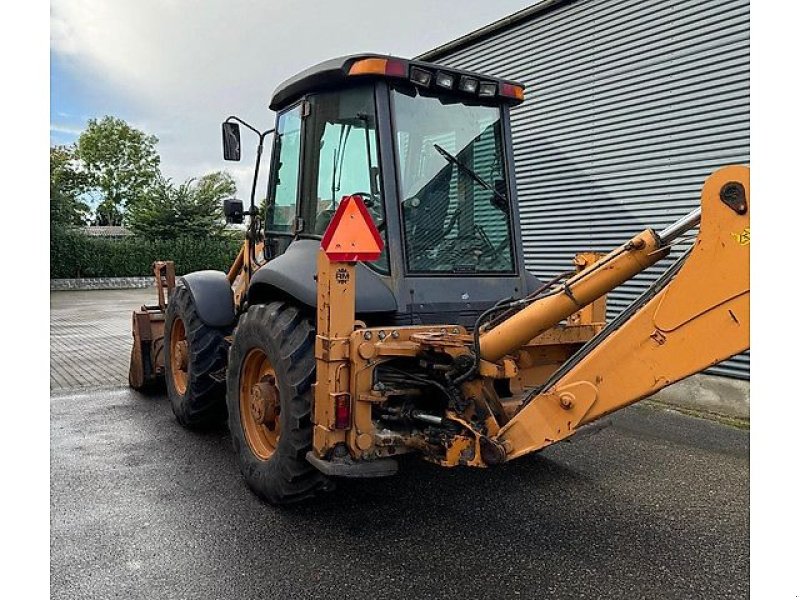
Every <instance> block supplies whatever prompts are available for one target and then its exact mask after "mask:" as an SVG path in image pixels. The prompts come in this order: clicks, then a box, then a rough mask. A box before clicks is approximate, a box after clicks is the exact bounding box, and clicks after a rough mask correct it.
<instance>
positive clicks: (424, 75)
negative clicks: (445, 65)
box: [409, 67, 433, 87]
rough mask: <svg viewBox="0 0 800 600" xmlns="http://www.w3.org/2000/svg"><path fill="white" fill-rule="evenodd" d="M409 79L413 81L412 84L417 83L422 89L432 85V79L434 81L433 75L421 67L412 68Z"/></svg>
mask: <svg viewBox="0 0 800 600" xmlns="http://www.w3.org/2000/svg"><path fill="white" fill-rule="evenodd" d="M409 79H411V82H412V83H416V84H417V85H420V86H422V87H428V86H429V85H430V84H431V79H433V74H432V73H431V72H430V71H426V70H424V69H420V68H419V67H411V75H409Z"/></svg>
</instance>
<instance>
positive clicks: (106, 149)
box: [77, 116, 161, 225]
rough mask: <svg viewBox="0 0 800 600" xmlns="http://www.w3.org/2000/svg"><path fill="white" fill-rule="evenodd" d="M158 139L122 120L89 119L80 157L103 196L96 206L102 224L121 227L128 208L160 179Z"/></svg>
mask: <svg viewBox="0 0 800 600" xmlns="http://www.w3.org/2000/svg"><path fill="white" fill-rule="evenodd" d="M157 143H158V138H156V137H155V136H154V135H147V134H146V133H144V132H143V131H139V130H138V129H136V128H134V127H131V126H130V125H128V124H127V123H126V122H125V121H123V120H122V119H118V118H116V117H110V116H105V117H103V118H102V119H100V120H99V121H98V120H97V119H89V123H88V126H87V128H86V131H84V132H83V133H82V134H81V135H80V137H79V138H78V144H77V158H79V159H80V160H81V161H82V163H83V166H84V168H85V170H86V175H87V177H88V182H89V185H90V186H91V188H93V189H94V190H96V191H97V192H99V193H100V194H101V195H102V200H101V201H100V204H99V206H98V207H97V222H98V224H100V225H121V224H122V216H123V213H124V211H125V209H126V207H127V206H128V205H132V204H133V203H135V202H136V200H137V199H139V198H140V197H142V196H143V195H144V194H146V193H147V192H148V189H149V188H150V187H151V186H152V185H153V184H154V183H155V182H156V180H157V179H158V177H159V164H160V162H161V159H160V157H159V156H158V153H157V152H156V149H155V145H156V144H157Z"/></svg>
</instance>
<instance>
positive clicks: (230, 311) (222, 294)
mask: <svg viewBox="0 0 800 600" xmlns="http://www.w3.org/2000/svg"><path fill="white" fill-rule="evenodd" d="M181 280H182V281H183V285H185V286H186V288H187V289H188V290H189V294H190V295H191V297H192V301H193V302H194V305H195V307H197V316H199V317H200V320H201V321H202V322H203V323H205V324H206V325H208V326H209V327H217V328H222V327H229V326H231V325H233V322H234V321H235V320H236V311H235V309H234V305H233V289H231V285H230V283H229V282H228V277H227V275H226V274H225V273H223V272H222V271H195V272H194V273H189V274H188V275H184V276H183V277H182V278H181Z"/></svg>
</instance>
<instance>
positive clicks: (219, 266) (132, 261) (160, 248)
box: [50, 230, 241, 279]
mask: <svg viewBox="0 0 800 600" xmlns="http://www.w3.org/2000/svg"><path fill="white" fill-rule="evenodd" d="M240 247H241V240H239V239H234V238H216V239H194V238H186V237H184V238H178V239H175V240H159V241H155V240H153V241H150V240H143V239H139V238H136V237H128V238H122V239H105V238H93V237H89V236H86V235H84V234H82V233H81V232H79V231H57V230H55V231H51V232H50V277H51V278H53V279H61V278H71V277H137V276H141V275H152V274H153V271H152V264H153V261H155V260H173V261H175V272H176V273H177V274H179V275H183V274H186V273H191V272H192V271H200V270H202V269H216V270H218V271H227V270H228V268H229V267H230V266H231V264H232V263H233V259H234V258H236V253H237V252H238V251H239V248H240Z"/></svg>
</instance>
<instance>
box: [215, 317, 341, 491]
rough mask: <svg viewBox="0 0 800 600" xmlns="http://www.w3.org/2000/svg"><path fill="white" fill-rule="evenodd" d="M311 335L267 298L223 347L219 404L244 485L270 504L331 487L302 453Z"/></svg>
mask: <svg viewBox="0 0 800 600" xmlns="http://www.w3.org/2000/svg"><path fill="white" fill-rule="evenodd" d="M314 340H315V333H314V327H313V326H312V324H311V321H310V320H309V319H308V318H307V317H306V316H305V315H304V314H303V313H302V312H301V311H300V310H298V309H297V308H296V307H294V306H291V305H289V304H287V303H285V302H272V303H270V304H264V305H255V306H251V307H250V309H249V310H248V311H247V312H246V313H245V314H244V315H243V316H242V318H241V319H240V320H239V325H238V326H237V328H236V332H235V334H234V338H233V343H232V345H231V349H230V355H229V361H228V363H229V366H228V393H227V402H228V427H229V429H230V432H231V438H232V441H233V448H234V450H235V452H236V454H237V457H238V459H239V467H240V469H241V471H242V475H243V476H244V479H245V481H246V482H247V485H248V486H249V487H250V489H252V490H253V491H254V492H255V493H256V494H257V495H258V496H259V497H261V498H262V499H264V500H266V501H267V502H270V503H272V504H287V503H291V502H297V501H300V500H304V499H307V498H311V497H313V496H314V495H316V494H317V493H319V492H321V491H327V490H329V489H332V487H333V485H332V482H330V480H328V479H327V478H326V477H325V476H324V475H323V474H322V473H320V472H319V471H318V470H316V469H315V468H314V467H312V466H311V465H310V464H309V463H308V461H306V458H305V456H306V453H307V452H308V451H309V450H311V447H312V439H313V423H312V415H311V411H312V407H313V402H314V392H313V389H312V387H311V386H312V384H313V383H314V378H315V371H316V363H315V359H314ZM259 386H260V387H259ZM264 386H266V387H264ZM253 388H259V390H264V391H263V393H262V392H261V391H255V392H254V391H252V390H253ZM253 394H255V395H256V399H255V401H254V397H253ZM262 398H270V399H271V400H270V401H268V402H266V403H264V402H262ZM259 402H261V403H260V404H259ZM265 415H267V416H265Z"/></svg>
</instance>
